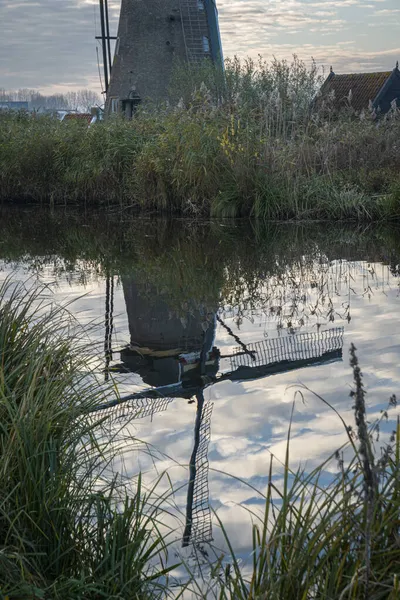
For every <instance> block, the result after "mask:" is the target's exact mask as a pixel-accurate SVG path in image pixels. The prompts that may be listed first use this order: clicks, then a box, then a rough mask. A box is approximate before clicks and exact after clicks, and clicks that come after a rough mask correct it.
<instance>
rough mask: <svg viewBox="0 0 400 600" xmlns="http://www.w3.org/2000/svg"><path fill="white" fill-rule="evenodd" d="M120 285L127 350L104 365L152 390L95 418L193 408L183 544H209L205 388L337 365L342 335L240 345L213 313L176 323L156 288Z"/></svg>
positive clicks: (196, 311)
mask: <svg viewBox="0 0 400 600" xmlns="http://www.w3.org/2000/svg"><path fill="white" fill-rule="evenodd" d="M122 284H123V289H124V297H125V304H126V310H127V314H128V322H129V332H130V344H129V345H128V346H127V347H125V348H123V349H122V351H121V362H120V363H119V364H116V365H113V366H112V367H109V362H108V361H107V368H109V369H110V370H111V371H112V372H114V373H118V372H120V373H127V372H134V373H137V374H139V375H140V376H141V378H142V380H143V382H144V383H146V384H148V385H149V386H151V387H150V388H147V389H145V390H143V391H141V392H137V393H134V394H130V395H128V396H125V397H122V398H118V399H115V400H113V401H111V402H108V403H106V404H103V405H101V406H99V407H97V409H96V412H98V413H101V414H102V415H105V414H106V415H109V416H110V417H111V418H118V419H121V418H124V417H126V418H127V419H131V418H132V415H133V417H134V418H144V417H149V416H151V417H152V416H153V415H154V414H156V413H159V412H163V411H165V410H166V409H167V408H168V406H169V404H170V403H171V402H172V401H173V400H175V399H179V398H180V399H185V400H187V401H188V402H189V403H193V404H195V405H196V417H195V423H194V442H193V450H192V454H191V456H190V460H189V483H188V492H187V502H186V518H185V529H184V534H183V539H182V545H183V546H188V545H189V544H190V543H192V544H194V545H197V546H198V545H200V544H202V543H206V542H209V541H211V540H212V525H211V510H210V504H209V487H208V471H209V462H208V446H209V442H210V437H211V417H212V410H213V403H212V402H210V401H206V400H205V399H204V390H205V389H206V388H208V387H209V386H212V385H215V384H218V382H221V381H226V380H230V381H243V380H248V379H261V378H264V377H268V376H269V375H273V374H276V373H284V372H286V371H291V370H294V369H298V368H302V367H307V366H316V365H319V364H326V363H327V362H332V361H337V360H341V358H342V347H343V332H344V331H343V328H342V327H337V328H330V329H327V330H324V331H323V330H321V331H319V330H318V331H314V332H310V333H299V334H290V335H287V334H286V335H281V336H280V337H278V338H276V339H264V340H262V341H259V342H256V343H252V344H247V345H246V344H244V343H242V342H241V340H240V339H239V338H238V337H237V336H236V335H234V334H233V333H232V332H231V330H230V328H229V327H228V326H227V325H226V324H225V323H224V321H223V320H222V318H221V316H220V315H219V312H218V310H217V309H215V310H214V311H210V310H207V309H205V308H204V307H195V308H193V309H192V310H190V311H187V314H186V316H185V318H181V317H180V316H178V314H177V313H176V312H175V311H174V310H173V308H172V307H171V306H170V305H169V304H168V302H167V301H166V300H164V299H163V298H162V297H160V295H159V294H157V292H156V290H155V289H152V288H150V287H148V286H147V287H146V289H143V287H139V286H138V285H137V284H136V282H135V280H134V279H133V278H122ZM107 289H108V290H113V287H112V286H108V288H107ZM106 304H107V306H108V307H110V306H112V304H113V303H112V299H110V298H107V300H106ZM216 305H217V302H216ZM110 318H111V319H112V315H110ZM217 322H218V323H219V324H220V326H221V327H223V328H225V330H226V331H228V333H229V334H230V335H232V336H233V338H234V339H235V341H236V342H237V344H238V347H237V348H235V349H234V351H233V352H232V353H231V354H228V355H222V354H221V351H220V349H219V348H218V347H216V345H215V334H216V325H217ZM106 358H107V357H106ZM222 358H223V359H229V363H230V369H228V370H222V371H221V370H220V359H222Z"/></svg>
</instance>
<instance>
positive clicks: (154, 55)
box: [106, 0, 222, 117]
mask: <svg viewBox="0 0 400 600" xmlns="http://www.w3.org/2000/svg"><path fill="white" fill-rule="evenodd" d="M204 58H208V59H209V60H211V61H212V62H214V63H215V62H217V61H221V62H222V46H221V39H220V33H219V26H218V15H217V7H216V0H122V3H121V16H120V21H119V29H118V38H117V42H116V47H115V56H114V62H113V66H112V71H111V80H110V86H109V89H108V92H107V102H106V113H107V114H109V113H124V114H125V115H126V116H128V117H130V116H132V113H133V111H134V110H135V106H136V105H137V104H139V103H140V102H141V101H143V100H148V99H149V100H152V101H159V100H165V99H166V98H167V94H168V87H169V83H170V78H171V73H172V70H173V67H174V64H176V63H182V62H189V63H193V64H196V63H199V62H200V61H202V60H203V59H204Z"/></svg>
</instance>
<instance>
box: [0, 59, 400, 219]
mask: <svg viewBox="0 0 400 600" xmlns="http://www.w3.org/2000/svg"><path fill="white" fill-rule="evenodd" d="M174 82H175V83H174ZM320 84H321V77H320V76H319V74H318V70H317V68H316V67H315V65H313V66H312V67H311V69H307V68H306V66H305V64H304V63H302V62H301V61H299V60H298V59H297V58H296V57H294V59H293V62H292V63H291V64H288V63H287V62H285V61H276V60H275V61H273V62H272V63H271V64H267V63H265V62H263V61H262V60H261V59H260V61H259V63H258V64H254V63H253V62H252V61H251V60H247V61H244V62H242V63H241V62H240V61H238V60H236V59H235V60H231V61H229V60H228V61H227V63H226V77H225V81H223V80H222V81H221V75H220V73H218V72H216V71H215V70H214V69H213V68H212V67H210V66H207V65H203V66H202V67H199V69H198V71H190V70H188V69H187V68H185V67H179V68H177V71H176V75H175V78H173V81H172V89H171V93H170V97H171V98H170V104H169V105H168V106H164V107H163V106H151V105H146V106H144V107H142V108H141V110H140V111H139V112H138V114H137V116H136V117H135V119H134V120H133V121H132V122H127V121H125V120H123V119H109V120H108V121H107V122H104V123H101V124H97V125H96V126H92V127H91V128H90V129H87V127H85V125H84V124H82V123H70V122H69V123H59V122H58V121H55V120H54V119H50V118H31V117H29V116H24V115H16V116H15V115H4V114H3V115H1V119H0V201H3V202H18V201H20V202H36V203H38V202H39V203H44V204H47V205H49V204H50V205H54V204H63V205H79V206H82V207H85V208H88V207H94V206H97V207H99V206H100V207H104V206H120V207H123V208H134V209H135V210H137V211H144V212H147V213H148V212H154V211H156V212H162V213H168V214H181V215H185V216H190V217H192V218H193V217H198V216H214V217H229V218H231V217H240V216H252V217H254V218H257V219H265V220H274V219H280V220H288V219H297V220H298V219H313V220H315V219H330V220H337V219H347V220H366V221H371V220H377V219H385V220H388V219H398V218H399V216H400V206H399V194H398V189H399V185H400V183H399V181H400V179H399V172H400V162H399V153H398V152H397V150H396V149H397V144H398V139H399V135H400V118H399V110H398V109H397V110H392V111H391V113H390V114H389V115H387V116H385V118H382V119H381V120H380V121H379V124H378V125H377V123H376V122H375V121H374V119H373V118H372V117H371V116H369V115H368V114H366V115H364V117H363V118H362V116H360V115H356V114H355V113H354V111H353V112H352V111H351V109H350V110H347V111H346V113H343V114H341V115H333V113H331V112H330V111H329V107H328V111H326V110H325V108H324V114H323V115H322V112H321V111H320V112H319V113H317V112H312V111H311V110H310V106H311V102H312V100H313V98H314V96H315V93H316V91H317V90H318V88H319V86H320ZM326 112H327V114H328V116H327V114H326Z"/></svg>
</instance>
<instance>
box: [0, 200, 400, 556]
mask: <svg viewBox="0 0 400 600" xmlns="http://www.w3.org/2000/svg"><path fill="white" fill-rule="evenodd" d="M0 234H1V238H0V240H1V241H0V269H1V272H0V277H1V278H2V279H4V278H5V277H7V276H12V277H13V278H14V280H16V281H17V280H21V281H29V284H32V282H33V281H39V282H45V283H48V284H49V285H51V286H52V289H53V290H54V299H55V301H57V302H62V303H65V302H67V301H68V302H69V301H72V300H73V302H72V304H70V306H69V308H70V310H71V311H72V313H73V314H74V315H75V316H76V318H77V320H78V321H79V322H80V323H82V324H85V325H90V326H91V327H90V330H89V336H90V345H91V349H90V351H91V352H92V354H93V356H94V357H96V359H97V361H98V373H99V380H100V379H101V380H107V379H108V380H109V381H113V382H114V383H115V385H116V386H117V387H118V389H119V391H120V393H121V395H126V394H137V396H136V398H134V399H133V400H132V401H130V402H129V403H127V404H126V405H124V407H123V408H119V409H118V410H114V411H110V412H109V414H110V420H111V421H112V420H113V419H114V420H115V422H116V423H117V426H118V427H125V432H124V436H125V437H126V439H128V440H131V442H132V440H133V439H136V440H141V441H142V442H144V443H146V444H148V445H150V446H147V448H149V447H150V448H151V452H144V451H143V445H142V444H140V443H138V442H136V443H135V444H133V443H128V442H127V451H126V453H125V457H124V462H123V463H122V462H121V465H120V468H121V469H124V472H125V473H126V474H128V475H129V476H134V475H135V474H136V473H137V472H138V471H139V470H142V471H143V472H144V473H145V474H146V482H148V483H150V482H151V481H154V480H155V479H156V478H157V476H158V475H159V474H161V473H163V472H164V471H166V472H167V473H168V476H169V478H170V484H171V485H172V486H173V487H174V488H175V490H176V492H175V494H174V497H173V501H172V500H171V503H172V504H173V510H172V508H171V512H173V513H174V514H175V515H176V514H178V515H179V519H180V522H181V530H180V532H179V537H180V538H182V537H183V538H184V542H185V543H186V544H188V550H187V552H189V553H190V552H191V551H192V550H193V544H195V547H199V545H200V546H202V544H203V542H206V541H208V540H210V539H211V538H212V539H213V540H214V543H215V545H216V547H221V548H222V547H224V542H223V539H222V535H221V531H220V529H219V528H218V526H217V525H216V523H215V519H214V523H212V513H211V510H210V507H212V508H213V509H214V510H215V511H217V514H218V516H219V517H220V518H221V519H222V521H223V522H224V524H225V525H226V527H227V529H228V531H229V534H230V537H231V541H232V543H233V545H234V547H235V549H236V551H237V553H238V555H239V556H241V557H242V559H243V560H246V558H248V556H249V549H250V545H251V529H250V527H249V514H250V512H251V511H253V512H255V513H257V512H259V511H261V510H262V498H261V497H260V496H259V495H258V494H257V493H256V491H255V490H254V488H256V489H258V490H260V491H262V492H265V490H266V482H267V475H268V468H269V461H270V456H271V454H273V455H274V456H275V457H276V459H277V461H280V460H281V461H283V460H284V456H285V449H286V438H287V432H288V425H289V420H290V415H291V411H292V405H293V401H294V400H295V406H294V414H293V423H292V431H291V464H292V466H293V467H296V466H298V465H299V464H301V465H302V466H303V467H304V468H305V469H306V470H307V471H309V470H311V469H312V468H313V467H315V466H317V465H318V464H320V463H321V462H322V461H324V460H325V459H326V458H327V457H328V456H330V455H331V454H332V453H333V452H334V451H335V450H336V449H337V448H339V447H340V446H341V445H342V444H343V443H344V442H345V440H346V434H345V432H344V431H343V426H342V424H341V422H340V421H339V419H338V418H337V416H336V415H335V414H334V412H333V411H332V410H331V409H330V408H329V407H328V406H327V405H326V404H324V403H323V402H322V401H321V400H320V399H319V398H318V397H317V396H316V395H315V394H313V393H312V392H315V393H316V394H318V395H319V396H321V397H323V398H324V399H325V400H326V401H327V402H329V403H330V404H331V405H332V406H333V407H335V408H336V409H337V410H338V411H339V412H340V414H341V415H342V416H343V417H344V419H345V420H346V422H348V423H351V424H353V416H352V410H351V404H352V402H351V399H350V397H349V393H350V390H351V386H352V373H351V369H350V367H349V356H348V351H349V347H350V344H351V343H353V344H355V346H356V347H357V354H358V357H359V360H360V363H361V366H362V371H363V373H364V382H365V385H366V388H367V390H368V395H367V399H368V410H369V419H370V421H371V422H372V421H373V420H374V419H375V418H378V417H379V416H380V414H381V411H384V410H386V408H387V405H388V400H389V397H390V396H391V395H392V394H393V393H394V394H398V392H399V388H400V385H399V383H400V366H399V356H400V323H399V319H398V313H399V304H400V298H399V283H400V278H399V265H400V243H399V240H400V238H399V231H398V230H396V229H391V228H389V229H388V228H386V229H385V228H378V227H376V228H371V227H369V228H367V229H364V228H362V227H356V226H349V225H347V226H333V225H332V224H329V225H327V224H315V225H308V226H303V225H288V224H282V225H280V224H277V225H269V226H268V227H267V226H265V227H261V226H257V227H255V226H252V225H249V224H244V223H229V222H228V223H227V222H222V223H221V222H218V223H217V222H211V223H208V222H202V223H196V224H193V223H188V222H186V221H184V220H175V221H174V220H172V221H164V220H159V219H153V218H151V219H145V220H139V219H134V218H131V217H128V216H127V215H125V214H124V215H121V214H114V215H108V216H105V215H96V216H91V217H88V216H85V215H82V214H75V215H74V214H70V213H69V214H63V213H53V214H41V213H37V212H36V211H34V212H28V213H27V212H22V211H15V210H13V211H3V212H2V214H1V224H0ZM93 325H95V326H93ZM304 386H305V387H304ZM299 389H301V390H302V395H299V394H296V390H299ZM155 390H156V391H155ZM144 391H145V393H143V392H144ZM141 392H142V394H141V396H140V393H141ZM133 414H134V415H136V418H135V419H133V418H132V415H133ZM395 416H396V411H395V410H392V411H391V413H390V414H389V420H388V421H386V420H384V421H383V422H382V427H381V430H382V431H381V435H380V438H379V440H378V441H376V448H377V452H379V449H380V447H381V446H383V445H384V443H385V440H386V439H387V435H388V434H389V433H390V432H391V430H392V429H393V419H394V418H395ZM124 420H125V423H124ZM385 436H386V437H385ZM189 463H191V465H192V469H191V471H190V470H189V469H188V465H189ZM336 470H337V465H336V463H335V461H332V462H331V463H329V464H328V466H327V467H326V470H325V476H326V480H329V477H330V476H331V474H332V473H333V472H335V471H336ZM225 473H230V474H232V475H233V476H234V477H228V476H227V475H226V474H225ZM274 477H275V480H276V485H277V487H278V488H279V485H280V482H281V474H280V471H279V468H278V463H277V465H276V472H275V475H274ZM189 479H191V480H192V485H191V486H189V490H188V485H187V482H188V480H189ZM246 483H247V484H250V485H246ZM161 485H162V486H164V488H167V487H168V482H166V481H164V482H163V483H162V484H161ZM172 522H173V519H172V517H171V524H172ZM203 547H204V545H203Z"/></svg>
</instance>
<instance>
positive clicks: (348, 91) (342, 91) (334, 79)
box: [315, 62, 400, 114]
mask: <svg viewBox="0 0 400 600" xmlns="http://www.w3.org/2000/svg"><path fill="white" fill-rule="evenodd" d="M393 101H396V102H397V106H398V107H400V71H399V63H398V62H397V64H396V67H395V68H394V69H393V71H383V72H380V73H353V74H347V75H336V73H334V72H333V70H332V67H331V71H330V73H329V76H328V77H327V79H326V81H325V83H324V84H323V85H322V87H321V90H320V93H319V95H318V98H317V99H316V102H315V106H316V107H317V108H321V106H322V105H325V106H327V107H329V109H330V110H333V111H334V112H339V111H341V110H343V109H345V108H351V109H353V110H354V111H355V112H356V113H361V112H362V111H363V110H368V109H370V110H374V111H375V112H376V113H378V112H380V113H383V114H384V113H387V112H388V111H389V109H390V108H391V106H392V103H393Z"/></svg>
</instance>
